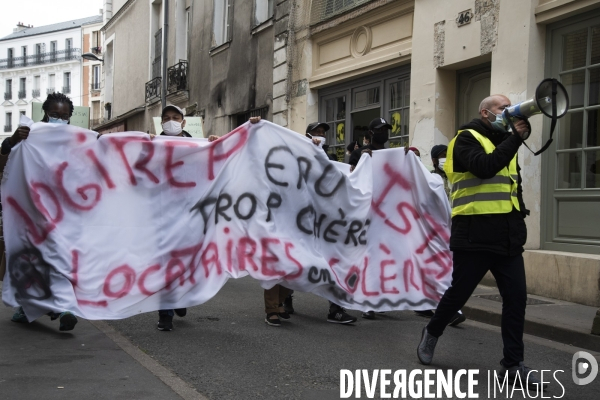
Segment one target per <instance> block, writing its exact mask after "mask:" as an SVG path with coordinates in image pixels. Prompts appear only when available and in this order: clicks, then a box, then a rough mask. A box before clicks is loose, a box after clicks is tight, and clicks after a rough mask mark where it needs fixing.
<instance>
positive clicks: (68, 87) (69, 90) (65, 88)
mask: <svg viewBox="0 0 600 400" xmlns="http://www.w3.org/2000/svg"><path fill="white" fill-rule="evenodd" d="M62 92H63V94H69V93H71V86H63V90H62Z"/></svg>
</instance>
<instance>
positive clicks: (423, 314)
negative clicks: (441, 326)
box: [415, 310, 433, 318]
mask: <svg viewBox="0 0 600 400" xmlns="http://www.w3.org/2000/svg"><path fill="white" fill-rule="evenodd" d="M415 314H417V315H418V316H419V317H425V318H431V317H433V311H431V310H425V311H415Z"/></svg>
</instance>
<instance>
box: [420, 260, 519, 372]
mask: <svg viewBox="0 0 600 400" xmlns="http://www.w3.org/2000/svg"><path fill="white" fill-rule="evenodd" d="M453 261H454V270H453V272H452V285H450V287H449V288H448V290H446V293H444V296H443V297H442V299H441V300H440V304H438V306H437V309H436V311H435V315H434V316H433V317H432V318H431V321H429V324H428V325H427V332H429V333H430V334H431V335H432V336H434V337H440V336H442V334H443V333H444V329H445V328H446V326H447V325H448V323H449V322H450V320H451V319H452V317H453V316H454V314H456V312H457V311H458V310H460V309H461V308H462V307H463V306H464V305H465V303H466V302H467V300H469V297H471V295H472V294H473V291H474V290H475V288H476V287H477V285H478V284H479V282H480V281H481V279H482V278H483V277H484V275H485V274H486V272H487V271H488V270H489V271H491V272H492V274H493V275H494V278H496V283H497V285H498V289H499V290H500V295H501V296H502V323H501V327H502V342H503V344H504V350H503V352H504V359H503V360H502V365H504V367H506V368H510V367H513V366H515V365H518V364H519V362H520V361H523V353H524V345H523V329H524V325H525V306H526V301H527V285H526V282H525V265H524V263H523V256H522V255H518V256H501V255H498V254H494V253H490V252H469V251H454V255H453Z"/></svg>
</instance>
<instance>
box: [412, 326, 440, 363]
mask: <svg viewBox="0 0 600 400" xmlns="http://www.w3.org/2000/svg"><path fill="white" fill-rule="evenodd" d="M437 341H438V338H436V337H434V336H431V335H430V334H429V332H427V327H425V328H423V332H422V333H421V342H419V346H418V347H417V357H419V361H421V364H423V365H429V364H431V361H432V360H433V352H434V351H435V345H436V344H437Z"/></svg>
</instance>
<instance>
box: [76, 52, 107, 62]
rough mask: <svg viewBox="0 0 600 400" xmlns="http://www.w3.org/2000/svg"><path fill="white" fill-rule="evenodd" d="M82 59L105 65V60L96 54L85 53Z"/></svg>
mask: <svg viewBox="0 0 600 400" xmlns="http://www.w3.org/2000/svg"><path fill="white" fill-rule="evenodd" d="M81 57H82V58H85V59H86V60H90V61H102V62H103V63H104V59H102V58H98V56H97V55H95V54H94V53H83V54H82V55H81Z"/></svg>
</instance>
